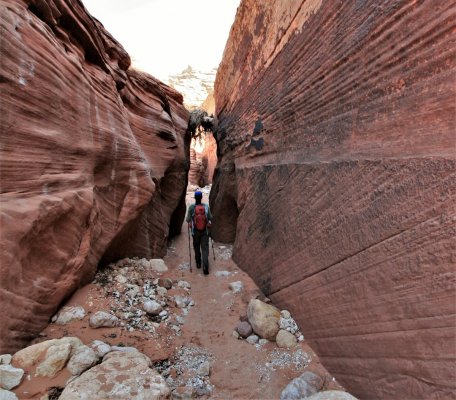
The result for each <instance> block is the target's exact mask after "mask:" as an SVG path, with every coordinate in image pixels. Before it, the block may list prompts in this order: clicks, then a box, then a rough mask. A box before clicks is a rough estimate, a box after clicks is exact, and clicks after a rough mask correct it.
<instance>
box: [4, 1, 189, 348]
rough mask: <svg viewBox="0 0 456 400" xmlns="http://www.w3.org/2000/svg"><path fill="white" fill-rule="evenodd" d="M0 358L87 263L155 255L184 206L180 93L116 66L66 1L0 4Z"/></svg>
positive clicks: (106, 44)
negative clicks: (0, 92)
mask: <svg viewBox="0 0 456 400" xmlns="http://www.w3.org/2000/svg"><path fill="white" fill-rule="evenodd" d="M0 10H1V22H0V23H1V36H2V37H1V49H0V51H1V68H0V85H1V90H2V94H1V114H2V118H1V134H2V136H1V154H0V169H1V220H0V221H1V237H0V243H1V248H2V252H1V256H0V257H1V258H0V283H1V286H0V303H1V306H2V317H1V320H2V323H1V324H0V353H5V352H7V353H10V352H13V351H15V350H17V349H18V348H20V347H21V346H23V345H25V344H26V343H27V341H29V340H30V339H32V338H33V337H34V336H35V335H36V334H37V333H38V332H40V330H41V329H42V328H43V327H44V326H45V325H46V324H47V322H48V320H49V318H50V317H51V316H52V314H53V313H54V312H55V310H56V308H57V307H58V305H59V304H60V303H61V302H62V301H63V300H64V299H65V298H67V297H68V296H69V295H70V294H71V293H72V292H73V291H74V290H75V289H76V288H77V287H78V286H80V285H81V284H84V283H86V282H88V281H90V280H91V279H92V277H93V275H94V272H95V270H96V268H97V264H98V263H99V261H100V260H101V259H102V258H103V261H110V260H112V259H115V258H119V257H125V256H134V255H136V256H145V257H154V256H163V255H164V252H165V247H166V239H167V237H168V233H169V230H170V229H171V231H172V232H174V233H176V232H177V231H179V229H180V226H181V224H182V219H183V215H184V213H185V203H184V197H185V187H186V174H187V168H188V160H187V158H186V151H185V148H187V150H188V144H187V146H185V145H184V134H185V129H186V127H187V118H188V113H187V111H186V110H185V109H184V107H183V106H182V96H181V95H180V94H178V93H177V92H175V91H174V90H173V89H171V88H169V87H167V86H165V85H164V84H162V83H161V82H159V81H157V80H156V79H154V78H152V77H150V76H147V75H146V74H142V73H139V72H135V71H128V70H127V69H128V66H129V64H130V58H129V56H128V54H126V52H125V51H124V49H123V48H122V47H121V46H120V45H119V44H118V43H117V42H116V41H115V40H114V39H113V38H112V37H111V36H110V35H109V34H108V33H107V32H106V31H105V30H104V28H103V27H102V25H101V24H100V23H99V22H98V21H96V20H94V19H93V18H92V17H90V16H89V15H88V14H87V12H86V11H85V9H84V8H83V6H82V4H81V3H80V2H79V1H77V0H49V1H44V0H29V1H26V0H9V1H0Z"/></svg>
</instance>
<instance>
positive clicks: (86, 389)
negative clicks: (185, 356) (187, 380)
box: [60, 351, 171, 400]
mask: <svg viewBox="0 0 456 400" xmlns="http://www.w3.org/2000/svg"><path fill="white" fill-rule="evenodd" d="M149 366H150V360H149V359H148V357H147V356H145V355H144V354H142V353H139V352H137V351H135V352H131V353H123V352H119V351H115V352H112V353H109V354H107V355H106V356H105V357H104V359H103V362H102V363H101V364H99V365H96V366H95V367H93V368H91V369H89V370H88V371H86V372H84V373H83V374H82V375H81V376H80V377H78V378H76V379H75V380H73V381H71V382H70V383H69V384H68V385H67V386H66V387H65V390H64V391H63V392H62V395H61V396H60V399H61V400H76V399H91V400H101V399H112V398H116V399H125V400H127V399H128V400H130V399H131V400H146V399H150V400H154V399H156V400H159V399H167V398H169V395H170V393H171V390H170V389H169V387H168V385H167V384H166V382H165V380H164V378H163V377H162V376H161V375H160V374H158V372H156V371H155V370H153V369H150V368H149Z"/></svg>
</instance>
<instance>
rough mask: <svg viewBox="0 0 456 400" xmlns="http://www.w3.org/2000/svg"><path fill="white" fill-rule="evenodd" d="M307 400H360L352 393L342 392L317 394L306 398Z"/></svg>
mask: <svg viewBox="0 0 456 400" xmlns="http://www.w3.org/2000/svg"><path fill="white" fill-rule="evenodd" d="M306 400H358V399H357V398H356V397H354V396H352V395H351V394H350V393H347V392H343V391H341V390H326V391H324V392H319V393H315V394H313V395H312V396H309V397H307V398H306Z"/></svg>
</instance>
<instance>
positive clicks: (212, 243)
mask: <svg viewBox="0 0 456 400" xmlns="http://www.w3.org/2000/svg"><path fill="white" fill-rule="evenodd" d="M209 237H210V238H211V245H212V255H213V256H214V261H215V253H214V240H213V239H212V236H209Z"/></svg>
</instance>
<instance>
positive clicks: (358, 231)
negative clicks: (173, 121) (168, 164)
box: [211, 0, 456, 399]
mask: <svg viewBox="0 0 456 400" xmlns="http://www.w3.org/2000/svg"><path fill="white" fill-rule="evenodd" d="M455 10H456V2H455V1H454V0H451V1H419V2H416V1H391V0H389V1H377V0H375V1H374V0H366V1H356V0H346V1H340V2H335V1H330V0H307V1H304V0H293V1H289V2H275V3H274V2H268V1H265V0H243V1H242V3H241V5H240V7H239V9H238V13H237V17H236V21H235V24H234V26H233V28H232V31H231V33H230V38H229V41H228V44H227V46H226V49H225V53H224V58H223V61H222V63H221V65H220V67H219V70H218V75H217V79H216V84H215V100H216V105H217V117H218V120H219V129H218V132H217V139H218V145H219V152H220V156H221V157H220V158H219V163H218V166H217V169H216V172H215V176H216V178H215V181H214V185H213V189H212V192H211V208H212V210H213V213H214V215H215V217H214V220H215V222H216V223H215V226H214V229H213V230H214V236H215V237H216V239H218V240H224V241H230V240H235V244H234V258H235V260H236V261H237V262H238V264H239V265H240V266H241V267H242V268H244V269H245V270H246V271H248V273H249V274H250V275H251V276H252V277H253V278H254V279H255V280H256V281H257V282H258V283H259V284H260V285H261V287H262V288H263V290H264V291H265V292H266V293H267V294H268V295H269V296H270V297H271V298H272V299H273V301H274V302H275V303H277V304H278V305H280V307H281V308H287V309H289V310H290V311H291V312H292V314H293V315H294V316H297V320H298V322H299V323H300V326H301V329H302V331H303V332H304V334H305V337H306V339H307V340H309V342H310V343H311V345H312V346H313V347H314V349H316V350H317V352H318V354H319V356H320V359H321V360H322V362H323V363H324V365H325V366H326V367H327V368H328V369H329V370H330V371H331V372H332V373H334V374H335V375H336V377H337V378H338V379H339V380H340V382H341V383H342V384H343V385H344V386H346V387H347V388H348V389H349V390H350V391H351V392H353V393H354V394H355V395H357V396H358V397H360V398H363V399H444V398H445V399H448V398H455V393H456V386H455V382H456V376H455V373H456V372H455V368H454V365H455V359H456V355H455V352H456V350H455V343H456V340H455V339H456V338H455V314H456V301H455V300H456V297H455V294H456V292H455V281H456V279H455V265H456V249H455V233H456V228H455V226H456V224H455V222H456V213H455V200H456V199H455V192H456V172H455V171H456V168H455V167H456V160H455V154H456V153H455V150H456V147H455V144H456V143H455V132H456V130H455V101H454V99H455V60H456V57H455V52H456V50H455V49H456V48H455V46H454V41H455V35H454V32H455V21H456V18H455ZM237 215H239V217H238V218H237Z"/></svg>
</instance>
